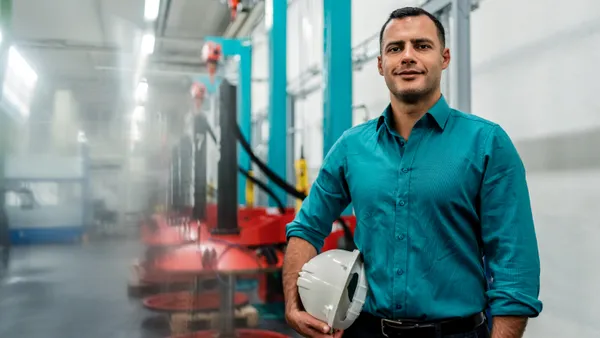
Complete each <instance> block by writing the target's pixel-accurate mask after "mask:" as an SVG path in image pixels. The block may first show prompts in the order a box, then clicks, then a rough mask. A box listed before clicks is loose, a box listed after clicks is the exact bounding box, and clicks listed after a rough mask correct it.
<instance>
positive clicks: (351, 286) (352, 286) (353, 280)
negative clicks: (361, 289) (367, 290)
mask: <svg viewBox="0 0 600 338" xmlns="http://www.w3.org/2000/svg"><path fill="white" fill-rule="evenodd" d="M357 286H358V273H356V272H355V273H353V274H352V275H351V277H350V282H349V283H348V286H347V288H346V291H347V292H348V301H349V302H352V299H353V298H354V292H356V287H357Z"/></svg>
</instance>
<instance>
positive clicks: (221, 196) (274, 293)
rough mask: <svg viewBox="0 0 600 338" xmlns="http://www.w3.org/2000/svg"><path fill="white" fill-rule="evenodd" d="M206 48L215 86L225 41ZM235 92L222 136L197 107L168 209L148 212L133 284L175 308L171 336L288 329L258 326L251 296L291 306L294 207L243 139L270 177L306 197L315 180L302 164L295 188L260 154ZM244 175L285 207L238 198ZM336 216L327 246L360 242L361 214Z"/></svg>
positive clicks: (224, 101) (152, 305)
mask: <svg viewBox="0 0 600 338" xmlns="http://www.w3.org/2000/svg"><path fill="white" fill-rule="evenodd" d="M206 55H207V60H206V61H207V63H208V64H209V70H210V71H211V76H210V79H209V81H210V82H208V84H209V85H210V84H214V83H215V78H214V72H215V68H216V67H215V64H217V63H218V62H219V60H220V57H221V55H222V49H221V45H220V44H213V45H212V47H211V49H210V50H209V52H208V53H207V54H206ZM240 85H243V82H242V83H241V84H240ZM205 92H206V86H205V85H204V84H201V83H200V84H199V83H194V85H193V87H192V95H193V97H194V99H195V100H197V101H202V100H203V96H204V95H205ZM237 96H238V92H237V88H236V86H234V85H232V84H231V83H229V82H228V81H227V80H225V79H221V81H220V82H219V86H218V97H219V105H218V112H219V113H218V116H219V126H220V129H219V135H218V136H220V137H217V135H215V133H214V132H213V130H212V128H211V126H210V123H209V121H208V120H207V117H206V115H204V114H203V113H198V112H196V114H194V122H193V125H194V127H193V128H194V132H193V134H194V137H189V136H185V137H183V138H182V139H181V141H180V142H179V144H178V145H177V147H178V149H175V151H174V152H173V158H172V159H171V162H172V169H173V167H175V170H171V171H172V174H171V186H172V187H171V189H172V191H171V196H172V198H171V203H170V208H169V209H170V210H166V211H163V212H159V213H154V214H151V215H148V217H146V218H145V220H144V221H143V222H142V224H141V227H140V236H141V240H142V242H143V244H144V245H145V247H146V251H145V253H144V255H143V258H142V259H141V260H140V262H138V263H136V264H134V269H133V271H134V273H135V280H136V281H135V283H131V284H130V287H129V291H130V292H131V293H132V294H133V293H134V292H135V294H136V295H138V296H141V297H142V302H143V304H144V306H145V307H147V308H148V309H150V310H153V311H156V312H164V313H167V314H168V317H169V318H170V329H171V336H172V337H190V338H191V337H217V336H218V337H222V338H224V337H248V338H252V337H263V338H265V337H287V336H286V335H284V334H281V333H277V332H274V331H273V332H272V331H267V330H260V329H258V326H259V325H258V316H259V315H258V312H257V310H256V308H254V307H253V306H251V304H279V305H281V308H282V309H283V303H282V302H283V290H282V281H281V273H280V271H281V268H282V264H283V255H284V250H285V245H286V236H285V227H286V224H288V223H289V222H291V221H292V220H293V218H294V216H295V211H296V210H295V209H294V208H288V207H286V205H285V203H284V202H283V201H281V200H279V199H278V198H277V196H276V195H275V194H274V193H273V192H272V191H271V190H270V189H269V188H268V187H267V185H266V184H265V183H264V182H260V181H258V180H257V179H256V178H254V177H253V175H252V174H250V173H249V172H248V171H249V170H246V169H244V168H243V167H242V166H240V165H239V164H238V149H237V144H238V142H239V144H240V145H241V147H242V148H243V151H245V153H247V155H248V156H249V157H250V159H251V161H252V162H253V163H254V164H255V165H256V167H258V169H260V170H261V171H262V172H263V173H264V174H265V175H266V176H267V177H268V178H269V179H270V180H271V182H274V183H275V184H276V185H277V186H279V187H280V188H281V189H283V190H284V191H285V192H286V193H287V194H290V195H291V196H293V197H295V198H297V199H300V200H302V199H304V198H305V197H306V191H307V187H303V186H302V185H307V180H306V178H305V175H306V170H305V169H306V168H300V170H301V172H300V180H298V181H299V182H298V183H299V184H300V185H298V186H297V187H293V186H291V185H290V184H288V183H287V182H285V181H284V180H283V179H282V178H281V177H279V176H278V175H277V174H275V173H274V172H273V171H272V170H270V169H269V168H268V167H267V165H265V164H264V163H263V162H262V161H261V160H260V159H259V158H257V157H256V156H255V155H254V153H253V152H252V149H251V147H250V144H249V142H248V141H247V140H246V139H245V138H244V136H243V133H242V130H241V128H240V126H239V125H238V123H237V111H238V110H239V105H238V97H237ZM199 105H201V102H200V103H199V104H198V106H199ZM207 137H210V138H212V139H213V140H214V141H217V140H218V144H219V147H218V148H219V151H220V159H219V161H218V185H217V187H218V193H217V203H216V204H215V203H209V201H208V200H207V192H208V190H209V189H208V182H207V174H206V173H207V169H206V168H207V166H208V165H211V164H212V162H211V160H209V159H208V158H207V143H208V142H206V139H207ZM192 139H193V141H192ZM190 149H191V151H190ZM190 154H191V155H192V156H191V158H189V157H190V156H189V155H190ZM186 161H193V166H187V164H189V163H186ZM182 166H186V167H192V168H193V176H194V177H193V178H194V179H193V180H191V182H193V183H191V182H189V181H188V180H183V179H181V176H180V175H175V174H176V172H177V171H179V172H180V171H181V170H183V169H182ZM238 173H241V174H242V175H243V177H246V179H247V180H249V181H251V182H253V183H254V184H255V185H256V186H258V187H259V188H260V189H263V190H264V191H265V192H266V193H267V194H269V195H270V196H271V197H272V198H273V199H274V200H275V201H276V204H277V208H266V207H257V206H255V207H250V206H248V205H246V206H244V207H242V206H240V205H239V204H238V198H237V195H238ZM178 177H179V178H178ZM177 178H178V179H177ZM190 183H191V184H190ZM190 185H191V186H193V196H194V198H193V204H192V205H186V203H185V202H182V201H181V196H182V195H184V194H186V193H187V192H188V191H189V190H188V189H191V186H190ZM336 223H338V226H336V227H334V228H333V229H334V231H332V233H331V235H330V236H329V237H328V238H327V239H326V241H325V244H324V247H323V248H322V250H324V251H325V250H330V249H334V248H338V247H340V245H341V246H343V248H345V249H353V248H354V246H353V245H354V243H353V231H354V227H355V224H356V220H355V218H354V216H343V217H341V218H340V219H338V220H337V222H336ZM249 280H250V281H256V284H257V285H258V287H257V288H255V290H253V291H250V292H244V291H243V289H242V288H241V287H240V285H241V284H243V283H242V282H244V281H245V282H247V281H249ZM197 330H203V331H197Z"/></svg>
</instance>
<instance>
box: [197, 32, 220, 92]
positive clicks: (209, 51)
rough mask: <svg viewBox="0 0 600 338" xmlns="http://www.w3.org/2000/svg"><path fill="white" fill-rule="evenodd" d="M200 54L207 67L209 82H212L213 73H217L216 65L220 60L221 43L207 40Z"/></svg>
mask: <svg viewBox="0 0 600 338" xmlns="http://www.w3.org/2000/svg"><path fill="white" fill-rule="evenodd" d="M202 56H203V58H204V61H205V62H206V66H207V68H208V74H209V76H210V82H211V83H213V82H214V78H215V74H216V73H217V65H218V64H219V61H221V56H222V51H221V45H220V44H218V43H216V42H213V41H208V42H207V43H206V44H205V45H204V47H203V48H202Z"/></svg>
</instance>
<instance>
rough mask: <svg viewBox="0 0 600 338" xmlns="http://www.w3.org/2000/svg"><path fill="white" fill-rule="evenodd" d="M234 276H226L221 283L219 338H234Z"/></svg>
mask: <svg viewBox="0 0 600 338" xmlns="http://www.w3.org/2000/svg"><path fill="white" fill-rule="evenodd" d="M235 282H236V280H235V276H234V275H232V274H227V276H226V277H225V281H224V282H223V283H221V321H220V323H219V324H220V325H219V326H220V330H219V331H220V332H219V338H235V310H234V308H233V306H234V296H235Z"/></svg>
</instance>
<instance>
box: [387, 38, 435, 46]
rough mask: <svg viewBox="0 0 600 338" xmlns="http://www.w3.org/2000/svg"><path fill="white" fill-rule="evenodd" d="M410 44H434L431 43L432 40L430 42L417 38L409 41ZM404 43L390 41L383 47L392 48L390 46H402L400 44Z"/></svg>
mask: <svg viewBox="0 0 600 338" xmlns="http://www.w3.org/2000/svg"><path fill="white" fill-rule="evenodd" d="M411 42H412V43H413V44H418V43H429V44H432V45H433V44H434V43H433V40H431V39H428V38H417V39H412V40H411ZM404 43H406V42H405V41H404V40H397V41H390V42H388V43H387V44H386V45H385V47H386V48H387V47H389V46H392V45H402V44H404Z"/></svg>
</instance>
